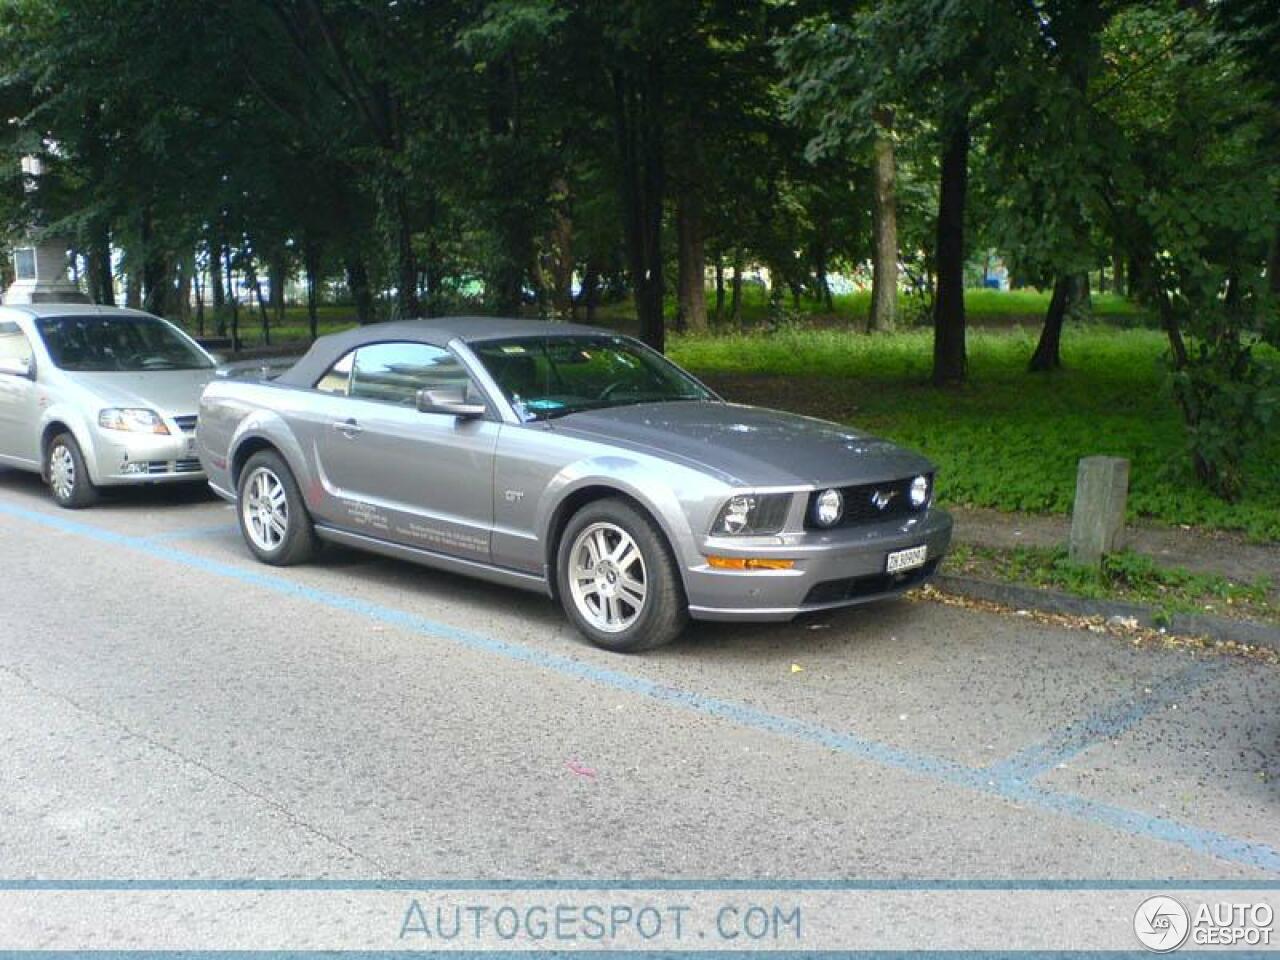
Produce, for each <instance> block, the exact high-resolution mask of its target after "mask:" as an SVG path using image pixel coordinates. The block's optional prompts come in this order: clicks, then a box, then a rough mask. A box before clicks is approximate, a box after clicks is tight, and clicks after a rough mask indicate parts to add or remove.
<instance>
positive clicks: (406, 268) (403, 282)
mask: <svg viewBox="0 0 1280 960" xmlns="http://www.w3.org/2000/svg"><path fill="white" fill-rule="evenodd" d="M405 190H406V187H405V185H404V184H403V183H397V184H396V186H395V192H396V194H395V212H396V267H397V273H396V298H397V300H398V302H399V306H400V316H401V317H403V318H406V319H408V318H411V317H417V316H420V315H421V314H422V304H421V303H420V302H419V300H418V261H417V258H416V257H415V255H414V252H413V227H412V226H411V224H410V223H409V201H408V198H407V197H406V196H405Z"/></svg>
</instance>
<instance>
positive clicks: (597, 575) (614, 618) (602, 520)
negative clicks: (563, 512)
mask: <svg viewBox="0 0 1280 960" xmlns="http://www.w3.org/2000/svg"><path fill="white" fill-rule="evenodd" d="M557 554H558V555H557V560H556V571H557V586H558V588H559V594H560V601H561V603H562V605H563V606H564V609H565V612H566V613H567V614H568V615H569V618H570V619H571V620H572V621H573V622H574V624H575V625H576V626H577V627H578V629H579V630H581V631H582V633H584V634H585V635H586V636H587V638H588V639H589V640H590V641H591V642H592V643H594V644H596V645H597V646H599V647H603V648H605V649H606V650H613V651H616V652H619V653H632V652H635V651H639V650H649V649H652V648H653V647H658V646H661V645H662V644H664V643H669V642H670V641H672V640H674V639H675V638H676V637H677V636H679V634H680V631H681V630H683V629H684V625H685V622H686V620H687V619H688V612H687V609H686V604H685V598H684V590H683V588H682V586H681V583H680V577H679V575H678V573H677V571H676V565H675V560H674V558H673V557H672V555H671V549H670V547H668V545H667V542H666V538H665V537H664V536H663V534H662V531H661V530H660V529H658V527H657V526H656V525H655V524H654V523H653V521H652V520H650V519H649V518H648V517H647V516H645V515H644V514H643V513H641V512H640V511H639V510H637V509H636V508H635V507H633V506H631V504H629V503H626V502H625V501H622V500H614V499H609V500H597V501H595V502H594V503H590V504H588V505H587V506H585V507H583V508H582V509H581V510H579V511H578V512H577V513H576V514H574V516H573V518H572V519H571V520H570V521H569V525H568V527H567V528H566V529H565V532H564V536H563V537H561V539H560V549H559V550H558V552H557Z"/></svg>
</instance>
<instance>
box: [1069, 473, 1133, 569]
mask: <svg viewBox="0 0 1280 960" xmlns="http://www.w3.org/2000/svg"><path fill="white" fill-rule="evenodd" d="M1128 496H1129V461H1128V460H1125V459H1124V458H1123V457H1084V458H1083V459H1082V460H1081V461H1080V466H1079V468H1078V470H1077V473H1076V502H1075V505H1074V506H1073V507H1072V509H1071V544H1070V556H1071V562H1072V563H1077V564H1080V565H1081V566H1086V567H1094V568H1097V567H1100V566H1101V565H1102V557H1103V554H1107V553H1111V552H1113V551H1115V550H1119V549H1120V548H1121V547H1123V546H1124V511H1125V501H1126V500H1127V499H1128Z"/></svg>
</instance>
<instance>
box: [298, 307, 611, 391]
mask: <svg viewBox="0 0 1280 960" xmlns="http://www.w3.org/2000/svg"><path fill="white" fill-rule="evenodd" d="M584 335H585V336H615V335H616V334H614V333H613V331H611V330H601V329H600V328H598V327H587V326H583V325H582V324H577V323H547V322H544V321H541V320H515V319H508V318H506V317H434V318H432V319H429V320H394V321H390V322H387V323H371V324H368V325H367V326H363V327H352V328H351V329H350V330H344V331H342V332H341V333H333V334H330V335H329V336H327V337H321V338H320V339H318V340H317V341H316V342H315V343H313V344H312V345H311V349H310V350H308V351H307V352H306V353H305V354H304V355H303V356H302V358H301V359H300V360H298V362H297V363H295V364H294V365H293V366H292V367H290V368H289V369H288V370H286V371H285V372H284V373H282V374H281V375H280V376H279V378H277V380H276V383H279V384H283V385H285V386H290V387H307V388H310V387H312V386H314V385H315V383H316V381H317V380H319V379H320V378H321V377H322V376H324V374H325V372H326V371H327V370H328V369H329V368H330V367H332V366H333V365H334V364H335V363H337V362H338V360H340V359H341V358H342V357H343V356H345V355H346V354H347V353H349V352H350V351H352V350H354V349H355V348H356V347H364V346H368V345H369V344H373V343H391V342H396V341H406V342H409V343H429V344H432V345H434V346H437V347H443V346H445V345H446V344H448V343H449V342H450V341H451V340H462V341H463V342H464V343H479V342H481V341H484V340H505V339H507V338H508V337H569V336H578V337H581V336H584Z"/></svg>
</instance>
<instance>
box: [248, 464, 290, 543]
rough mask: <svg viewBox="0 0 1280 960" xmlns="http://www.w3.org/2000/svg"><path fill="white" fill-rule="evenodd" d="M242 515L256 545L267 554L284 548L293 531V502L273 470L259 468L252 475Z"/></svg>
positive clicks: (250, 537)
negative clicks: (290, 516) (291, 508)
mask: <svg viewBox="0 0 1280 960" xmlns="http://www.w3.org/2000/svg"><path fill="white" fill-rule="evenodd" d="M240 515H241V516H242V517H243V518H244V528H245V531H246V532H247V533H248V534H249V539H250V540H252V541H253V545H254V546H256V547H257V548H258V549H259V550H262V551H264V552H266V553H271V552H273V551H275V550H278V549H279V548H280V544H282V543H283V542H284V538H285V537H286V536H287V535H288V533H289V501H288V498H287V496H286V494H285V490H284V484H283V483H281V482H280V478H279V477H277V476H276V475H275V473H274V472H273V471H272V470H270V469H268V468H267V467H258V468H256V469H255V470H254V471H253V473H251V474H249V479H248V480H247V481H245V485H244V496H243V497H241V500H240Z"/></svg>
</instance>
